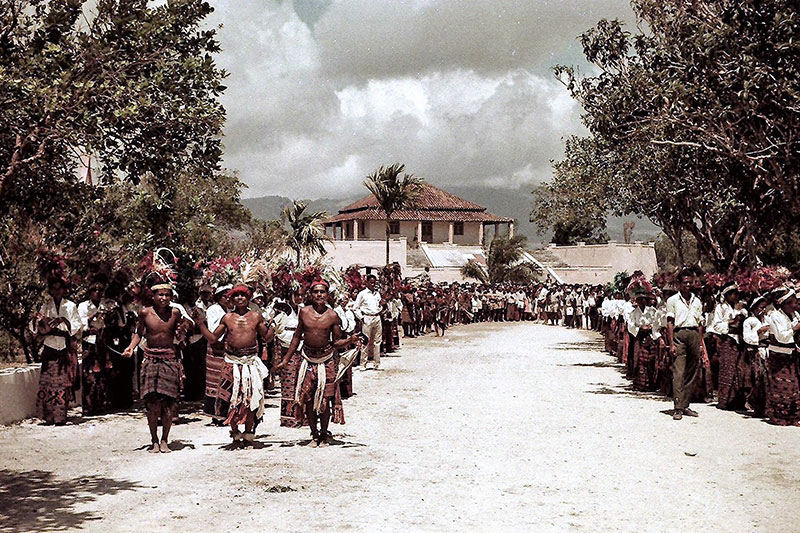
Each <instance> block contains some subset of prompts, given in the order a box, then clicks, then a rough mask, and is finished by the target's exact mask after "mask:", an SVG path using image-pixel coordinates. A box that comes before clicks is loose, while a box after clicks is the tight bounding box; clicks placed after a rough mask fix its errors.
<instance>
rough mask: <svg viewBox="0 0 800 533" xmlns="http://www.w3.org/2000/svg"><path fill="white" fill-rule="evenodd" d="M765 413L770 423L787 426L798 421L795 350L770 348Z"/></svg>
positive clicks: (799, 395)
mask: <svg viewBox="0 0 800 533" xmlns="http://www.w3.org/2000/svg"><path fill="white" fill-rule="evenodd" d="M766 414H767V418H768V419H769V422H770V423H771V424H776V425H779V426H788V425H792V424H795V423H797V422H800V383H798V376H797V352H794V353H791V354H784V353H779V352H775V351H773V350H770V352H769V358H768V359H767V405H766Z"/></svg>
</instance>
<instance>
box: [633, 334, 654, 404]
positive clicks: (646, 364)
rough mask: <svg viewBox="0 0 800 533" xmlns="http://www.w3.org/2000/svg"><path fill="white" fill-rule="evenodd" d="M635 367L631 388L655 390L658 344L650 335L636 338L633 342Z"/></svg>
mask: <svg viewBox="0 0 800 533" xmlns="http://www.w3.org/2000/svg"><path fill="white" fill-rule="evenodd" d="M634 350H635V351H636V355H635V357H634V360H635V361H636V368H635V370H634V373H633V388H634V389H635V390H638V391H654V390H656V359H657V358H658V355H659V353H658V350H659V344H658V341H656V340H653V338H652V337H651V336H650V335H644V336H642V337H639V338H637V339H636V341H635V344H634Z"/></svg>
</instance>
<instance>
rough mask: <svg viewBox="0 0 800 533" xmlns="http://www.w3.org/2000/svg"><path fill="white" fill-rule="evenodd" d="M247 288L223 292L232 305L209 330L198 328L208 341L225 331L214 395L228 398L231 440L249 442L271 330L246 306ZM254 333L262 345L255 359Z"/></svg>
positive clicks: (260, 407) (259, 409)
mask: <svg viewBox="0 0 800 533" xmlns="http://www.w3.org/2000/svg"><path fill="white" fill-rule="evenodd" d="M250 296H251V294H250V289H249V288H247V287H246V286H244V285H237V286H236V287H234V288H232V289H231V290H230V291H228V293H227V297H228V300H229V301H230V302H231V303H232V304H233V306H234V309H233V311H231V312H230V313H227V314H226V315H225V316H224V317H222V320H221V321H220V323H219V326H217V329H215V330H214V331H213V332H211V331H209V330H208V327H207V326H206V324H205V323H203V322H202V321H198V322H199V324H200V331H201V332H202V333H203V336H204V337H205V338H206V339H208V341H209V342H217V341H218V340H219V338H220V337H222V335H225V366H224V367H223V369H222V376H221V379H220V384H219V391H218V396H219V397H221V398H223V399H224V400H226V401H229V402H230V408H229V410H228V417H227V418H226V419H225V423H226V424H230V426H231V437H233V442H234V443H236V442H239V441H240V440H242V439H244V443H245V445H250V444H252V442H253V439H254V438H255V435H254V433H253V428H254V424H255V421H256V419H257V418H261V415H262V414H263V412H264V380H265V379H267V376H268V370H267V367H266V366H265V365H264V363H262V360H263V361H266V360H267V356H268V353H267V343H269V342H270V341H271V340H272V338H273V337H274V336H275V331H274V330H273V329H272V328H271V327H267V324H266V322H265V321H264V317H263V316H262V315H261V313H259V312H257V311H253V310H251V309H250ZM258 337H260V338H261V340H262V341H263V345H264V349H263V350H262V353H261V359H259V353H258ZM242 422H244V433H243V434H242V433H239V424H240V423H242Z"/></svg>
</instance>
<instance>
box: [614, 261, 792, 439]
mask: <svg viewBox="0 0 800 533" xmlns="http://www.w3.org/2000/svg"><path fill="white" fill-rule="evenodd" d="M699 281H700V280H699V278H698V276H697V275H696V273H695V272H694V271H692V270H691V269H686V270H683V271H681V272H680V274H679V275H678V280H677V286H676V287H665V288H658V287H656V288H652V287H646V285H645V284H639V285H638V286H637V287H636V288H634V290H632V291H631V292H630V293H629V294H627V295H624V294H622V293H617V294H615V295H614V296H613V297H611V298H609V299H607V300H605V302H604V303H603V305H602V309H601V314H602V316H603V327H602V329H603V332H604V335H605V347H606V349H607V350H608V351H609V352H611V353H613V354H615V355H616V356H617V358H618V360H619V361H620V362H621V363H623V364H625V366H626V375H627V376H628V377H629V378H630V379H632V381H633V387H634V388H635V389H637V390H641V391H660V392H662V393H664V394H667V395H671V396H672V397H673V401H674V412H673V418H675V419H676V420H680V419H681V418H682V417H683V416H686V415H688V416H697V412H696V411H694V410H693V409H691V408H690V406H689V405H690V402H693V401H694V402H696V401H705V402H713V401H714V400H715V399H716V405H717V407H718V408H719V409H725V410H746V411H749V412H751V413H752V414H754V415H755V416H764V417H766V418H767V421H768V422H770V423H772V424H777V425H798V424H800V385H799V383H800V377H799V376H798V367H797V357H798V351H797V339H796V337H797V332H798V331H800V311H798V305H797V295H796V293H795V291H794V289H793V288H791V287H789V286H782V287H778V288H776V289H774V290H771V291H769V292H765V293H751V294H744V293H743V292H742V291H740V290H739V287H738V285H736V284H735V283H730V284H727V285H726V286H724V287H722V288H721V289H720V290H719V291H718V293H717V294H716V296H715V298H714V300H713V302H704V301H703V300H702V298H701V296H699V295H698V294H701V293H702V292H703V291H702V289H703V287H702V285H701V284H700V282H699Z"/></svg>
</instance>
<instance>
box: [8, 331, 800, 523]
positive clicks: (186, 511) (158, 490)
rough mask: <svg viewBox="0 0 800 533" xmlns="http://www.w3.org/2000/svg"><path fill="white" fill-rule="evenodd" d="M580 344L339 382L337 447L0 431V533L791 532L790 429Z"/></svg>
mask: <svg viewBox="0 0 800 533" xmlns="http://www.w3.org/2000/svg"><path fill="white" fill-rule="evenodd" d="M598 341H599V338H598V336H597V335H595V334H594V333H590V332H577V331H568V330H565V329H562V328H558V327H548V326H543V325H534V324H528V323H515V324H497V325H495V324H481V325H472V326H462V327H459V328H457V329H455V330H451V331H448V336H447V337H446V338H445V339H440V338H432V337H426V338H422V339H411V340H409V341H407V342H406V343H405V346H404V347H403V349H402V356H401V357H389V358H387V359H386V360H385V364H384V368H385V370H384V371H382V372H373V371H369V372H364V373H362V372H356V375H355V389H356V392H357V396H356V397H354V398H352V399H350V400H348V401H346V402H345V414H346V417H347V425H345V426H333V431H334V435H335V436H336V438H337V439H339V440H340V441H342V442H343V444H341V445H338V446H333V447H330V448H327V449H309V448H305V447H303V446H301V445H300V444H301V443H303V442H304V441H306V439H307V431H306V430H293V429H285V428H279V427H278V424H277V420H278V410H277V409H276V408H275V406H276V405H277V399H274V398H273V399H272V400H271V402H270V404H271V405H272V406H273V407H272V408H270V409H268V410H267V413H266V418H265V423H264V424H262V425H261V427H260V428H259V435H258V446H257V447H256V449H253V450H227V449H225V446H226V444H227V443H228V437H227V432H226V430H224V429H220V428H215V427H210V426H208V425H207V419H205V418H204V417H203V416H202V415H199V414H196V413H191V412H190V413H187V414H184V415H183V417H182V421H183V423H182V424H180V425H178V426H176V427H175V428H174V430H173V438H174V439H177V440H176V442H175V443H174V444H175V445H176V447H177V448H180V449H179V450H177V451H175V452H173V453H171V454H169V455H150V454H148V453H146V452H145V451H143V448H144V446H145V445H146V444H147V442H148V440H149V438H148V435H147V428H146V424H145V421H144V418H143V416H142V415H141V414H140V413H130V414H124V415H111V416H107V417H101V418H95V419H87V420H83V421H80V420H78V422H79V423H77V424H75V425H70V426H67V427H61V428H55V427H44V426H39V425H36V424H33V423H31V422H26V423H23V424H21V425H16V426H12V427H5V428H2V429H0V531H27V530H30V531H52V530H75V529H81V528H82V529H84V530H86V531H103V532H110V531H137V532H139V531H204V532H208V531H233V530H237V529H238V530H250V531H255V530H269V531H302V530H309V529H311V530H322V531H330V530H354V531H377V530H384V531H393V530H398V529H401V528H404V529H407V530H427V531H441V530H456V529H457V530H484V531H485V530H492V531H497V530H521V529H523V528H525V529H527V530H533V531H565V530H574V531H654V532H656V531H657V532H662V531H676V532H681V533H687V532H692V531H715V532H721V531H742V532H750V531H775V532H788V531H797V530H798V528H800V526H798V524H800V428H777V427H772V426H769V425H767V424H765V423H763V422H762V421H760V420H756V419H751V418H747V417H745V416H743V415H739V414H736V413H730V412H722V411H718V410H716V409H714V408H713V407H708V406H700V407H698V410H699V412H700V418H698V419H686V418H684V420H682V421H680V422H675V421H673V420H672V418H671V417H670V416H668V415H667V414H665V413H664V412H662V411H666V410H668V409H669V408H670V403H668V402H666V401H664V400H663V399H661V398H658V397H655V396H648V395H641V394H638V393H633V392H630V391H629V390H627V383H626V382H625V381H624V380H623V379H622V378H621V376H620V373H619V370H618V368H617V367H616V366H615V365H613V364H612V359H611V358H610V357H609V356H607V355H606V354H603V353H602V352H600V351H599V342H598Z"/></svg>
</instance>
